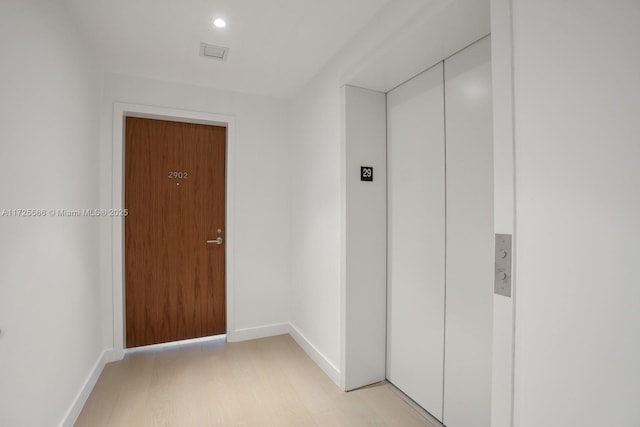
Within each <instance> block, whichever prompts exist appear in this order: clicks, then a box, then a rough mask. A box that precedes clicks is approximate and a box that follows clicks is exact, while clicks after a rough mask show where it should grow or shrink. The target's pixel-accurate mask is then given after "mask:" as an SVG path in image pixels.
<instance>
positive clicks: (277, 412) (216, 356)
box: [75, 335, 433, 427]
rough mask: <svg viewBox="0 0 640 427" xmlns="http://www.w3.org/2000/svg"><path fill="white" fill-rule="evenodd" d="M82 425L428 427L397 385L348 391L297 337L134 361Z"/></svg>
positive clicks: (108, 379) (95, 397)
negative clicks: (329, 373)
mask: <svg viewBox="0 0 640 427" xmlns="http://www.w3.org/2000/svg"><path fill="white" fill-rule="evenodd" d="M75 425H76V426H88V427H101V426H110V427H116V426H126V427H131V426H135V427H143V426H176V427H177V426H180V427H191V426H194V427H196V426H197V427H200V426H296V427H301V426H402V427H411V426H426V427H433V425H432V424H430V423H429V421H427V420H426V419H425V418H424V417H422V416H421V415H420V414H419V413H418V412H417V411H416V410H414V409H413V408H412V407H411V406H410V405H409V404H408V403H406V402H405V401H404V400H403V399H402V398H401V397H400V396H399V395H398V393H397V392H395V391H394V390H393V389H392V386H390V385H388V384H385V383H380V384H377V385H373V386H370V387H367V388H363V389H360V390H356V391H352V392H349V393H345V392H343V391H341V390H340V389H339V388H338V387H337V386H336V385H335V384H334V383H333V382H332V381H331V380H330V379H329V378H328V377H327V376H326V375H325V374H324V373H323V372H322V371H321V370H320V368H318V366H317V365H316V364H315V363H314V362H313V361H312V360H311V359H310V358H309V357H308V356H307V355H306V354H305V352H304V351H303V350H302V349H301V348H300V347H299V346H298V345H297V344H296V342H295V341H294V340H293V339H292V338H291V337H290V336H289V335H280V336H276V337H270V338H264V339H259V340H254V341H245V342H240V343H223V342H221V341H217V342H215V341H213V342H212V341H210V342H206V343H200V344H191V345H188V346H186V347H181V348H172V349H164V350H159V351H158V350H156V351H147V352H139V353H133V354H128V355H127V356H126V357H125V358H124V360H122V361H119V362H114V363H110V364H108V365H107V366H106V367H105V369H104V371H103V373H102V375H101V376H100V379H99V380H98V383H97V384H96V386H95V388H94V389H93V392H92V393H91V395H90V397H89V399H88V400H87V403H86V404H85V406H84V409H83V410H82V413H81V414H80V416H79V418H78V420H77V422H76V424H75Z"/></svg>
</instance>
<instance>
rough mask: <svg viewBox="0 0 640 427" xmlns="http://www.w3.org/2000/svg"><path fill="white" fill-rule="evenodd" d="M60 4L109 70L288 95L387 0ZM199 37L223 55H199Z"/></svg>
mask: <svg viewBox="0 0 640 427" xmlns="http://www.w3.org/2000/svg"><path fill="white" fill-rule="evenodd" d="M62 1H63V2H64V3H65V5H66V6H67V7H68V9H69V11H70V12H71V14H72V15H73V16H74V17H75V18H76V19H77V20H78V22H79V25H80V26H81V27H82V28H83V29H84V31H85V32H86V33H87V34H88V37H89V38H90V40H92V42H93V43H94V44H95V46H96V47H97V49H98V52H99V54H100V56H101V58H102V60H103V61H104V67H105V70H106V71H108V72H114V73H121V74H131V75H137V76H144V77H149V78H155V79H162V80H168V81H174V82H182V83H190V84H195V85H201V86H210V87H215V88H218V89H224V90H230V91H236V92H243V93H252V94H259V95H266V96H274V97H278V98H290V97H292V96H294V95H295V93H296V92H297V91H298V90H299V89H300V88H302V87H303V86H304V85H305V84H306V83H307V82H308V81H309V80H310V79H311V78H312V77H313V76H314V75H315V74H316V73H317V72H318V71H319V70H320V69H321V68H322V66H323V65H325V64H326V63H327V62H328V61H329V60H330V59H331V57H332V56H333V55H334V54H336V53H337V52H338V51H339V50H340V49H341V48H342V47H343V46H344V45H345V44H346V43H347V42H348V41H349V40H350V39H351V38H352V37H354V36H355V35H356V34H357V33H358V32H359V31H360V29H361V28H363V27H364V26H365V25H366V24H367V23H368V22H369V21H370V20H371V19H372V18H373V17H374V15H375V14H376V13H377V12H378V11H379V10H380V9H381V8H382V7H383V6H384V5H385V4H386V3H387V2H388V1H389V0H62ZM394 1H397V0H394ZM220 16H221V17H224V18H225V19H226V20H227V23H228V25H227V28H225V29H223V30H220V29H217V28H215V27H213V25H212V21H213V18H214V17H220ZM201 42H205V43H210V44H215V45H220V46H226V47H229V48H230V52H229V56H228V60H227V61H226V62H220V61H216V60H213V59H209V58H202V57H200V56H199V48H200V43H201Z"/></svg>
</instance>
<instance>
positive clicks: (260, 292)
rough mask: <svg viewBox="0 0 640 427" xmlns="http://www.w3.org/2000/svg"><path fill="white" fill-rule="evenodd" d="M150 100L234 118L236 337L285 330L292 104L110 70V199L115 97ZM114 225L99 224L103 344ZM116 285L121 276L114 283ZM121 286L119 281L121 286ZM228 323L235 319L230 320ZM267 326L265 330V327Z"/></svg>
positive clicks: (106, 175) (105, 151) (107, 342)
mask: <svg viewBox="0 0 640 427" xmlns="http://www.w3.org/2000/svg"><path fill="white" fill-rule="evenodd" d="M114 102H125V103H130V104H142V105H152V106H158V107H166V108H173V109H180V110H191V111H199V112H206V113H215V114H223V115H231V116H233V117H234V123H235V138H234V140H233V143H234V153H235V164H234V165H233V168H232V169H233V170H234V171H235V172H234V173H235V175H234V176H233V177H231V179H232V181H233V183H234V184H233V185H234V188H233V189H232V191H233V193H234V197H233V199H234V201H235V206H234V211H235V218H233V223H234V231H235V239H234V244H233V247H234V253H233V259H234V271H233V272H232V273H231V274H232V275H233V277H234V281H233V284H234V291H233V292H234V301H235V303H234V307H233V312H234V324H233V326H234V327H235V329H233V330H230V331H228V332H229V333H230V334H231V335H234V336H235V337H236V338H238V339H242V338H249V337H253V336H260V335H264V334H267V335H268V334H271V333H272V332H273V331H274V328H269V327H270V326H274V325H276V327H275V330H277V331H282V332H286V330H287V325H286V324H287V323H288V321H289V316H288V314H289V313H288V311H289V278H290V254H289V241H290V237H289V232H290V231H289V230H290V226H289V194H288V191H289V152H288V147H289V131H288V124H289V108H288V105H287V103H285V102H284V101H279V100H275V99H271V98H265V97H258V96H250V95H240V94H236V93H231V92H221V91H217V90H214V89H208V88H203V87H197V86H188V85H182V84H175V83H169V82H162V81H156V80H149V79H144V78H139V77H131V76H121V75H114V74H106V76H105V88H104V102H103V109H102V139H101V158H102V159H103V160H102V163H101V188H102V189H103V190H105V191H104V192H103V194H102V201H103V203H104V204H110V203H111V188H112V182H113V176H112V168H113V164H112V160H111V159H112V157H111V153H112V150H113V138H112V136H113V135H112V126H111V124H112V120H113V117H112V116H113V103H114ZM111 232H112V230H111V227H110V226H107V227H104V228H103V229H102V234H103V236H104V241H105V242H106V244H105V247H104V248H103V257H104V259H105V262H104V264H103V266H102V274H103V277H104V279H105V280H104V281H103V301H104V304H103V307H102V313H103V318H104V323H103V330H104V337H105V338H104V342H103V345H104V346H105V347H106V348H112V347H113V348H117V347H118V340H119V339H120V338H119V334H117V333H116V334H114V330H113V316H112V312H113V302H112V300H111V295H112V291H113V286H114V284H113V283H114V282H113V280H112V279H113V276H112V271H111V261H112V256H111V254H112V249H113V248H112V246H111V242H112V239H111ZM116 283H117V281H116ZM116 286H117V284H116ZM230 326H231V325H230ZM265 327H267V328H265Z"/></svg>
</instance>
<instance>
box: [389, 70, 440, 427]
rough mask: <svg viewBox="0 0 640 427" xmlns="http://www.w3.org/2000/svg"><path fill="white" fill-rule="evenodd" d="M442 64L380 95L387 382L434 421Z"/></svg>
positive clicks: (437, 379) (437, 374)
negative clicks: (384, 109)
mask: <svg viewBox="0 0 640 427" xmlns="http://www.w3.org/2000/svg"><path fill="white" fill-rule="evenodd" d="M443 106H444V90H443V67H442V63H440V64H438V65H437V66H435V67H433V68H431V69H429V70H427V71H426V72H424V73H422V74H421V75H419V76H417V77H415V78H414V79H412V80H410V81H408V82H406V83H404V84H403V85H401V86H400V87H398V88H396V89H394V90H393V91H391V92H389V93H388V94H387V156H388V157H387V165H388V166H387V167H388V273H387V274H388V295H387V378H388V379H389V381H390V382H391V383H393V384H394V385H396V386H397V387H398V388H400V389H401V390H402V391H404V392H405V393H406V394H407V395H409V397H411V398H412V399H413V400H415V401H416V402H417V403H418V404H419V405H420V406H422V407H423V408H425V409H426V410H427V411H429V412H430V413H431V414H432V415H433V416H434V417H436V418H438V419H441V418H442V393H443V389H442V385H443V369H442V367H443V357H444V319H445V315H444V307H445V301H444V296H445V295H444V278H445V260H444V256H445V252H444V247H445V169H444V166H445V157H444V156H445V141H444V108H443Z"/></svg>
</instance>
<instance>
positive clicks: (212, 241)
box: [207, 237, 223, 245]
mask: <svg viewBox="0 0 640 427" xmlns="http://www.w3.org/2000/svg"><path fill="white" fill-rule="evenodd" d="M222 242H223V240H222V237H218V238H217V239H213V240H207V243H215V244H218V245H221V244H222Z"/></svg>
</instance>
